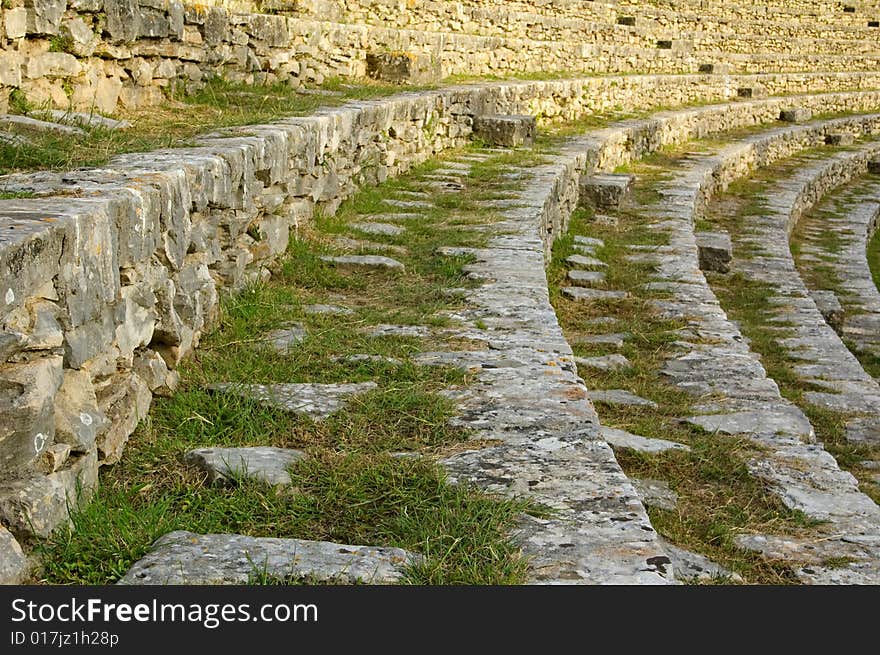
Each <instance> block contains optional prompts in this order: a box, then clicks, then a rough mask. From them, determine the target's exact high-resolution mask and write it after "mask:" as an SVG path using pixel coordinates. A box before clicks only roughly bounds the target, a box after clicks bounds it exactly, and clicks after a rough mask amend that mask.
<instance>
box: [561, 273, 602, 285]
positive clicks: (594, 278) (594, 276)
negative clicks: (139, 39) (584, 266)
mask: <svg viewBox="0 0 880 655" xmlns="http://www.w3.org/2000/svg"><path fill="white" fill-rule="evenodd" d="M566 277H567V278H568V279H569V280H570V281H571V282H573V283H574V284H577V285H583V286H593V285H601V284H604V283H605V273H603V272H602V271H579V270H574V271H569V272H568V275H567V276H566Z"/></svg>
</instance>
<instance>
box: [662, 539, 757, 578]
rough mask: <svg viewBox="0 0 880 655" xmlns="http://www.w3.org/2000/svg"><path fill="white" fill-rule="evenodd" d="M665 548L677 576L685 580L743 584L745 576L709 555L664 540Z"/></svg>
mask: <svg viewBox="0 0 880 655" xmlns="http://www.w3.org/2000/svg"><path fill="white" fill-rule="evenodd" d="M662 543H663V550H665V551H666V553H667V554H668V555H669V558H670V559H671V560H672V568H673V570H674V571H675V578H676V579H677V580H682V581H685V582H711V581H713V580H729V581H730V582H734V583H736V584H741V583H742V582H743V578H742V576H741V575H740V574H739V573H735V572H733V571H731V570H729V569H727V568H725V567H723V566H721V565H720V564H718V563H717V562H713V561H712V560H710V559H709V558H708V557H706V556H704V555H700V554H699V553H694V552H692V551H690V550H685V549H684V548H679V547H678V546H676V545H675V544H673V543H671V542H670V541H667V540H665V539H664V540H663V541H662Z"/></svg>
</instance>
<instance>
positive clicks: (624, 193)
mask: <svg viewBox="0 0 880 655" xmlns="http://www.w3.org/2000/svg"><path fill="white" fill-rule="evenodd" d="M634 180H635V176H633V175H617V174H613V173H607V174H599V175H589V176H583V177H581V180H580V195H579V199H578V200H579V203H580V205H581V206H584V205H590V206H592V207H595V208H599V209H617V208H619V207H621V205H622V204H623V203H624V202H625V201H626V199H627V197H628V196H629V193H630V190H631V189H632V184H633V181H634Z"/></svg>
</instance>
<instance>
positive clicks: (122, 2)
mask: <svg viewBox="0 0 880 655" xmlns="http://www.w3.org/2000/svg"><path fill="white" fill-rule="evenodd" d="M104 13H105V14H106V15H107V22H106V24H105V25H104V30H105V31H106V32H107V33H108V34H109V35H110V40H111V41H113V42H115V43H121V42H131V41H134V40H135V39H136V38H137V36H138V34H139V33H140V29H141V12H140V8H139V7H138V0H104Z"/></svg>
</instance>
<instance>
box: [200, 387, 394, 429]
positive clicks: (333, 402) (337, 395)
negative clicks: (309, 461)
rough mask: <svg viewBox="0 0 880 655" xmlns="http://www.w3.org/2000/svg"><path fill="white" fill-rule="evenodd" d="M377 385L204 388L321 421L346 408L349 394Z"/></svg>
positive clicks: (357, 393) (365, 390)
mask: <svg viewBox="0 0 880 655" xmlns="http://www.w3.org/2000/svg"><path fill="white" fill-rule="evenodd" d="M377 388H378V385H377V384H376V383H375V382H357V383H339V384H314V383H278V384H244V383H237V382H217V383H214V384H209V385H208V386H207V389H209V390H211V391H218V392H221V393H230V394H235V395H237V396H241V397H243V398H248V399H251V400H256V401H258V402H260V403H263V404H265V405H268V406H270V407H276V408H278V409H282V410H284V411H287V412H293V413H295V414H303V415H305V416H308V417H310V418H311V419H312V420H314V421H322V420H324V419H325V418H327V417H328V416H330V415H331V414H333V413H334V412H337V411H339V410H340V409H342V408H343V407H345V404H346V402H345V401H346V400H347V399H348V398H350V397H351V396H355V395H359V394H362V393H366V392H367V391H372V390H373V389H377Z"/></svg>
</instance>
